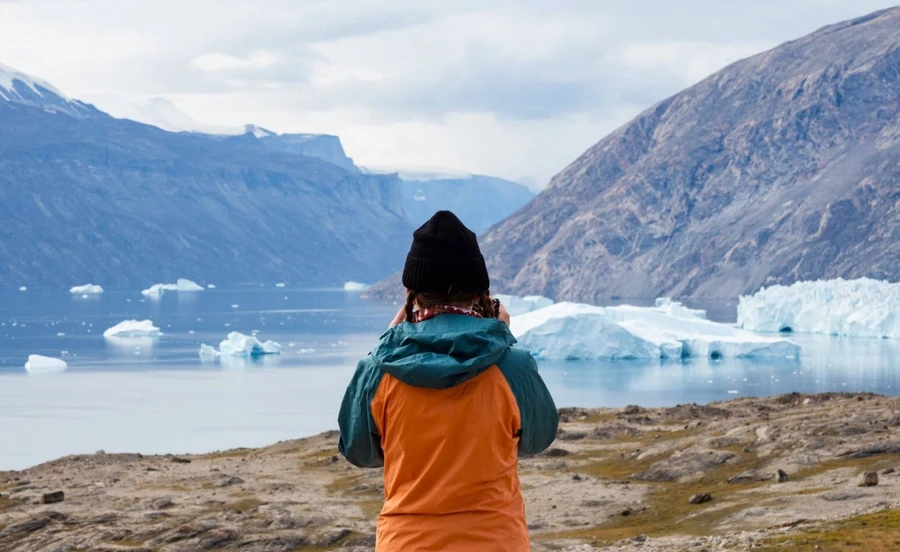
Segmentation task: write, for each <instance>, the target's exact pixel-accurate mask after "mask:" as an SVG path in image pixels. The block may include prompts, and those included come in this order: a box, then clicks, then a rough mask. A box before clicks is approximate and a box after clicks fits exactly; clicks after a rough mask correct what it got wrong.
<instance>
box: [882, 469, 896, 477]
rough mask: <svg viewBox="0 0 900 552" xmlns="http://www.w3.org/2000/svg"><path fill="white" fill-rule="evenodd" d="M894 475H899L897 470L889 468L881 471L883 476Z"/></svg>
mask: <svg viewBox="0 0 900 552" xmlns="http://www.w3.org/2000/svg"><path fill="white" fill-rule="evenodd" d="M892 473H897V470H895V469H894V468H888V469H886V470H882V471H881V475H891V474H892Z"/></svg>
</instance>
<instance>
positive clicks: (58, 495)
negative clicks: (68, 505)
mask: <svg viewBox="0 0 900 552" xmlns="http://www.w3.org/2000/svg"><path fill="white" fill-rule="evenodd" d="M65 499H66V493H64V492H63V491H54V492H52V493H47V494H45V495H43V496H42V497H41V504H56V503H57V502H62V501H63V500H65Z"/></svg>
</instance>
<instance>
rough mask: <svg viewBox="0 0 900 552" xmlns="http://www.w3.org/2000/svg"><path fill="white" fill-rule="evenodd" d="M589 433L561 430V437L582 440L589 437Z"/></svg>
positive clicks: (569, 439) (567, 439)
mask: <svg viewBox="0 0 900 552" xmlns="http://www.w3.org/2000/svg"><path fill="white" fill-rule="evenodd" d="M587 435H588V434H587V433H586V432H584V431H562V430H560V434H559V438H560V440H562V441H580V440H581V439H584V438H585V437H587Z"/></svg>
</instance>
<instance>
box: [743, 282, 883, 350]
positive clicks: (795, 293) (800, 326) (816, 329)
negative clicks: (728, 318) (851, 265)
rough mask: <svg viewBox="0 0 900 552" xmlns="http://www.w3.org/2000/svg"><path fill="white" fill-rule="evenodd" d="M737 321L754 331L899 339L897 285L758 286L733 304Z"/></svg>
mask: <svg viewBox="0 0 900 552" xmlns="http://www.w3.org/2000/svg"><path fill="white" fill-rule="evenodd" d="M738 325H739V326H741V327H742V328H744V329H747V330H753V331H758V332H791V331H793V332H800V333H816V334H827V335H842V336H852V337H881V338H892V339H898V338H900V283H890V282H886V281H882V280H872V279H870V278H860V279H858V280H844V279H837V280H814V281H805V282H797V283H795V284H793V285H791V286H771V287H768V288H763V289H761V290H760V291H758V292H756V293H754V294H753V295H751V296H743V297H740V298H739V302H738Z"/></svg>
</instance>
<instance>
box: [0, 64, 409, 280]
mask: <svg viewBox="0 0 900 552" xmlns="http://www.w3.org/2000/svg"><path fill="white" fill-rule="evenodd" d="M0 69H2V68H0ZM5 74H6V75H11V76H9V77H8V78H7V79H6V80H0V221H2V222H0V285H5V286H10V285H12V286H19V285H22V284H23V283H28V284H30V285H35V286H39V285H53V286H64V287H69V286H71V285H72V284H73V283H77V282H83V281H91V282H96V283H99V284H102V285H104V286H107V285H108V286H146V285H148V284H150V283H153V282H158V281H172V280H173V279H174V278H178V277H182V276H183V277H188V278H192V279H196V280H199V281H206V282H208V281H212V282H215V283H217V284H227V283H232V284H237V283H244V282H264V281H285V280H286V281H290V282H295V283H309V284H335V283H342V282H344V281H346V280H350V279H355V280H361V281H372V280H374V279H376V278H379V277H383V276H386V275H388V274H390V273H391V272H392V271H393V270H396V268H397V267H398V266H401V265H402V261H403V256H404V254H405V252H406V247H407V246H408V243H409V235H410V233H411V232H412V226H411V224H410V223H409V221H408V220H407V218H406V216H405V214H404V212H403V206H402V203H401V198H400V192H399V179H398V178H397V177H396V176H393V175H367V174H361V173H359V171H357V170H356V168H355V167H353V170H348V169H344V168H341V167H339V166H336V165H335V164H332V163H330V162H325V161H322V160H320V159H316V158H313V157H310V156H308V155H306V154H303V155H300V154H298V153H297V152H292V151H290V150H289V149H278V148H270V147H268V146H267V145H266V144H263V143H262V140H257V139H256V138H254V137H252V136H251V138H252V139H239V138H240V137H236V138H235V139H222V138H221V137H216V136H208V135H203V134H193V133H172V132H166V131H163V130H160V129H158V128H156V127H152V126H148V125H143V124H139V123H135V122H133V121H128V120H122V119H114V118H112V117H109V116H108V115H106V114H104V113H102V112H100V111H98V110H96V109H94V108H93V107H91V106H87V105H86V104H82V103H80V102H77V101H73V100H69V99H67V98H65V97H64V96H62V95H61V94H59V93H57V92H56V91H55V90H54V89H52V87H49V85H46V83H43V82H42V81H38V80H37V79H31V78H30V77H27V76H24V75H22V74H21V73H18V72H16V73H13V72H10V71H8V72H7V73H5ZM2 76H3V73H0V77H2ZM7 81H9V82H7ZM326 145H327V144H326ZM332 146H333V144H332ZM337 147H338V148H340V143H339V142H338V143H337ZM332 153H334V152H332ZM340 153H343V150H341V152H340ZM351 166H352V163H351Z"/></svg>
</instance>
